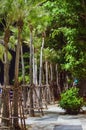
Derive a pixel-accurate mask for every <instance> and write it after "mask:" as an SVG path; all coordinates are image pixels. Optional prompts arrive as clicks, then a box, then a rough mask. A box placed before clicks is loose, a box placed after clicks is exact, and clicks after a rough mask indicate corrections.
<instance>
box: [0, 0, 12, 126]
mask: <svg viewBox="0 0 86 130" xmlns="http://www.w3.org/2000/svg"><path fill="white" fill-rule="evenodd" d="M0 6H1V7H3V8H2V10H1V11H0V15H1V18H2V20H4V21H5V24H4V47H5V53H4V87H5V89H3V117H5V118H9V92H8V90H7V89H6V86H7V85H9V62H10V61H9V58H8V42H9V38H10V25H11V24H12V19H11V18H12V14H11V13H10V11H11V0H10V1H9V2H8V1H2V0H1V1H0ZM2 122H3V123H4V125H6V126H9V120H5V119H3V120H2Z"/></svg>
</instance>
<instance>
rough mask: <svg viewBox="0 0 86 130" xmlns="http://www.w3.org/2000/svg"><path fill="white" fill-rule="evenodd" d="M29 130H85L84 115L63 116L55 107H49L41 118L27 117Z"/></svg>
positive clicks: (85, 119) (85, 118)
mask: <svg viewBox="0 0 86 130" xmlns="http://www.w3.org/2000/svg"><path fill="white" fill-rule="evenodd" d="M26 124H27V125H30V126H31V130H86V114H78V115H65V114H64V111H63V110H62V109H61V108H59V107H57V105H53V106H49V109H48V110H46V111H45V115H44V116H42V117H28V118H27V119H26Z"/></svg>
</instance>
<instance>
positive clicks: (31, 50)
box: [29, 26, 34, 117]
mask: <svg viewBox="0 0 86 130" xmlns="http://www.w3.org/2000/svg"><path fill="white" fill-rule="evenodd" d="M32 43H33V38H32V26H30V90H29V91H30V110H29V115H30V116H31V117H32V116H34V109H33V108H34V106H33V89H32V86H33V48H32Z"/></svg>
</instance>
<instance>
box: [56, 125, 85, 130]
mask: <svg viewBox="0 0 86 130" xmlns="http://www.w3.org/2000/svg"><path fill="white" fill-rule="evenodd" d="M54 130H83V129H82V126H81V125H74V126H72V125H60V126H55V127H54Z"/></svg>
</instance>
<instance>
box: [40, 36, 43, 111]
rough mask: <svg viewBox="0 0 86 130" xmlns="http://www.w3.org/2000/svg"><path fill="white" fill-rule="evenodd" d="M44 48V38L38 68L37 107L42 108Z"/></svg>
mask: <svg viewBox="0 0 86 130" xmlns="http://www.w3.org/2000/svg"><path fill="white" fill-rule="evenodd" d="M43 48H44V37H42V47H41V52H40V68H39V86H40V88H39V105H40V107H41V108H42V88H41V86H42V53H43Z"/></svg>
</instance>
